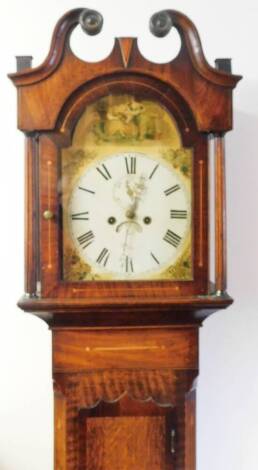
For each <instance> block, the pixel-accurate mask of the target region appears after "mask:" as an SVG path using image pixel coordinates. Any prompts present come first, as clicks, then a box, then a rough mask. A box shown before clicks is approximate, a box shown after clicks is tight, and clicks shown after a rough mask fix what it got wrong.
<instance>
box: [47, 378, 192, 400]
mask: <svg viewBox="0 0 258 470" xmlns="http://www.w3.org/2000/svg"><path fill="white" fill-rule="evenodd" d="M195 376H196V373H195V371H188V370H183V371H177V370H171V369H159V370H157V369H151V370H146V369H137V370H134V369H118V370H117V369H116V370H110V369H107V370H95V371H91V372H89V371H87V372H80V373H76V374H69V375H68V374H67V375H65V374H60V373H58V374H55V381H56V382H57V383H58V384H59V385H58V386H56V387H57V389H58V390H59V391H60V390H61V391H62V393H63V394H64V396H65V397H67V398H68V401H70V399H72V401H73V402H74V403H75V402H76V404H77V406H78V408H88V409H91V408H94V407H96V406H98V405H99V404H100V402H105V403H115V402H117V401H119V400H120V399H121V398H122V397H124V396H125V395H126V394H127V395H128V396H129V397H130V398H131V399H133V400H138V401H143V402H147V401H150V400H152V401H153V402H155V403H156V405H157V406H171V407H173V406H176V404H177V402H178V397H181V396H182V395H184V394H185V393H187V392H188V391H189V390H190V389H191V385H192V382H193V380H194V378H195Z"/></svg>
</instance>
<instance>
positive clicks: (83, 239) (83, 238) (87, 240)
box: [77, 230, 94, 250]
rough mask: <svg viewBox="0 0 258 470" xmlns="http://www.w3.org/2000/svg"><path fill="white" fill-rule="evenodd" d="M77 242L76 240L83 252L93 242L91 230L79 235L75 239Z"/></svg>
mask: <svg viewBox="0 0 258 470" xmlns="http://www.w3.org/2000/svg"><path fill="white" fill-rule="evenodd" d="M77 240H78V242H79V244H80V245H81V247H82V248H83V250H84V249H85V248H87V247H88V246H89V245H90V244H91V243H92V242H93V241H94V233H93V232H92V231H91V230H89V231H88V232H86V233H83V234H82V235H80V236H79V237H78V238H77Z"/></svg>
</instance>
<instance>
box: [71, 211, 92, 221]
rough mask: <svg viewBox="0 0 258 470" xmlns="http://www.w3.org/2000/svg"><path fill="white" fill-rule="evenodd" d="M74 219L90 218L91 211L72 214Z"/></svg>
mask: <svg viewBox="0 0 258 470" xmlns="http://www.w3.org/2000/svg"><path fill="white" fill-rule="evenodd" d="M71 218H72V220H89V212H88V211H86V212H78V214H72V215H71Z"/></svg>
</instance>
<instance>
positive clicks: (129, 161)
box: [125, 157, 136, 175]
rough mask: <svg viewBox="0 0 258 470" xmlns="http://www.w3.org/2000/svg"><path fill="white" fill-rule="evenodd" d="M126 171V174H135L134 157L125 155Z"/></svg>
mask: <svg viewBox="0 0 258 470" xmlns="http://www.w3.org/2000/svg"><path fill="white" fill-rule="evenodd" d="M125 167H126V173H127V174H128V175H135V174H136V157H125Z"/></svg>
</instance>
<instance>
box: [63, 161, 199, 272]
mask: <svg viewBox="0 0 258 470" xmlns="http://www.w3.org/2000/svg"><path fill="white" fill-rule="evenodd" d="M190 212H191V207H190V196H189V190H188V189H187V188H186V186H185V183H184V181H183V178H182V177H181V176H180V174H179V172H177V171H176V170H174V169H173V167H172V166H170V165H167V164H166V163H165V162H163V161H160V160H158V159H156V158H154V157H151V156H149V155H146V154H143V153H138V152H137V153H136V152H123V153H119V154H116V155H111V156H108V157H106V158H104V159H103V160H101V161H99V162H98V163H97V164H95V165H94V166H91V167H88V169H87V170H86V171H85V173H84V174H83V176H81V177H80V179H79V180H78V181H77V183H76V186H75V187H74V189H73V192H72V195H71V198H70V204H69V208H68V217H69V224H70V232H71V235H72V238H73V241H74V244H75V246H76V249H77V252H78V253H79V255H80V257H81V259H82V260H83V261H84V262H85V263H87V264H88V265H89V266H90V267H91V270H92V272H93V273H96V274H99V275H100V276H101V275H102V276H103V278H105V277H106V278H108V279H117V280H119V279H121V280H123V279H144V278H148V279H149V278H151V277H152V276H153V277H155V276H156V275H157V274H158V273H159V272H162V271H163V270H164V269H166V268H167V267H169V266H171V265H173V264H174V263H175V261H176V260H177V258H178V257H179V256H180V254H181V252H182V248H183V246H184V242H185V239H186V237H187V236H188V233H189V230H190V219H191V214H190Z"/></svg>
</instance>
